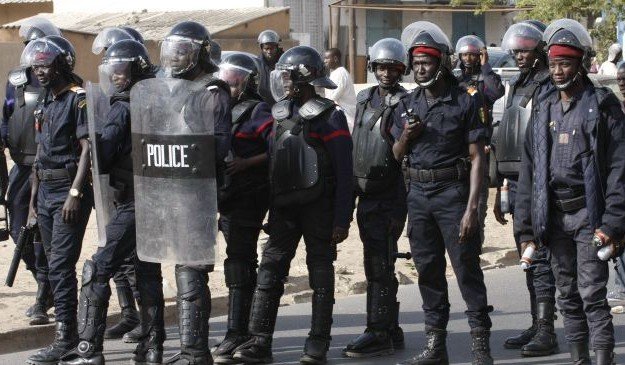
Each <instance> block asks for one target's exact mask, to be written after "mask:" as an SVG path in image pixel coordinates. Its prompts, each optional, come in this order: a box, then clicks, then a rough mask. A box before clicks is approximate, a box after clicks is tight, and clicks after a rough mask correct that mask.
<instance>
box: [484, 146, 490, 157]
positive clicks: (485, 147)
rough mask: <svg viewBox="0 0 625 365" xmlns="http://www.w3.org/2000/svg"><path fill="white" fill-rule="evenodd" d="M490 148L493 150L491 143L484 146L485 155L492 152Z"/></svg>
mask: <svg viewBox="0 0 625 365" xmlns="http://www.w3.org/2000/svg"><path fill="white" fill-rule="evenodd" d="M490 150H491V147H490V145H488V146H484V154H485V155H488V154H489V153H490Z"/></svg>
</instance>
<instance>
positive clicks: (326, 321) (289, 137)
mask: <svg viewBox="0 0 625 365" xmlns="http://www.w3.org/2000/svg"><path fill="white" fill-rule="evenodd" d="M271 80H272V83H271V85H272V93H273V95H274V97H275V98H276V100H280V101H279V102H278V103H276V104H275V105H274V107H273V108H272V114H273V117H274V118H275V120H276V122H275V123H274V131H273V138H272V140H271V145H270V159H271V164H270V181H271V192H272V193H271V206H272V211H271V213H270V217H269V227H270V232H271V236H270V239H269V242H268V243H267V247H266V248H265V250H264V252H263V257H262V260H261V263H260V269H259V271H258V279H257V281H258V284H257V285H256V291H255V293H254V299H253V301H252V313H251V316H250V325H249V333H250V334H251V335H252V337H251V339H250V340H249V341H248V342H246V343H244V344H243V345H241V346H240V347H239V348H238V349H237V350H236V351H235V354H234V356H233V357H234V358H235V359H236V360H239V361H243V362H246V363H268V362H271V361H272V352H271V343H272V338H273V332H274V327H275V323H276V317H277V314H278V306H279V304H280V297H281V296H282V294H283V292H284V282H285V279H286V276H287V275H288V273H289V267H290V263H291V260H292V259H293V256H294V255H295V250H296V248H297V244H298V243H299V240H300V238H301V237H302V236H303V237H304V242H305V243H306V254H307V257H306V264H307V266H308V275H309V283H310V287H311V289H312V290H313V297H312V319H311V330H310V332H309V333H308V338H307V339H306V345H305V347H304V353H303V355H302V357H301V358H300V362H301V363H303V364H325V362H326V353H327V351H328V348H329V345H330V340H331V337H330V329H331V326H332V309H333V306H334V266H333V261H334V260H335V259H336V244H337V243H340V242H342V241H343V240H345V238H347V234H348V228H349V222H350V218H351V213H352V193H353V187H352V176H353V175H352V174H353V172H352V140H351V137H350V134H349V130H348V127H347V120H346V119H345V115H344V113H343V111H342V110H340V108H338V107H337V106H336V105H335V104H334V103H333V102H332V101H331V100H329V99H325V98H322V97H320V96H319V95H317V94H316V92H315V87H323V88H335V87H336V85H335V84H334V83H333V82H332V81H331V80H330V79H329V78H328V77H327V72H326V70H325V68H324V64H323V60H322V59H321V56H320V55H319V53H317V51H315V50H314V49H313V48H310V47H306V46H298V47H294V48H291V49H289V50H287V51H286V52H285V53H284V54H283V55H282V56H281V57H280V60H279V61H278V64H277V65H276V70H275V71H274V72H273V73H272V74H271ZM295 156H297V158H295Z"/></svg>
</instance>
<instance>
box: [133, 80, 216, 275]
mask: <svg viewBox="0 0 625 365" xmlns="http://www.w3.org/2000/svg"><path fill="white" fill-rule="evenodd" d="M213 92H215V91H209V90H207V89H206V87H205V85H204V84H202V83H196V82H191V81H186V80H180V79H171V78H164V79H158V78H157V79H149V80H144V81H141V82H139V83H137V84H136V85H135V86H134V87H133V88H132V90H131V92H130V109H131V118H132V155H133V168H134V187H135V214H136V226H137V254H138V255H139V258H140V259H141V260H144V261H149V262H160V263H176V264H186V265H203V264H213V263H214V261H215V243H216V241H217V184H216V180H215V139H214V120H213V113H212V111H213V109H214V105H212V103H213V102H214V100H216V99H215V98H213V97H212V95H211V93H213Z"/></svg>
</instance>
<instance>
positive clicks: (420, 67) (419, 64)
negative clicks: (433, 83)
mask: <svg viewBox="0 0 625 365" xmlns="http://www.w3.org/2000/svg"><path fill="white" fill-rule="evenodd" d="M439 63H440V60H439V59H438V58H436V57H434V56H430V55H426V54H417V55H416V56H413V57H412V71H413V72H414V77H415V81H416V82H418V83H426V82H428V81H430V80H432V79H433V78H434V76H435V75H436V72H437V71H438V65H439Z"/></svg>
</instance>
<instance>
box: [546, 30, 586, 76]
mask: <svg viewBox="0 0 625 365" xmlns="http://www.w3.org/2000/svg"><path fill="white" fill-rule="evenodd" d="M543 40H544V41H545V42H546V43H547V50H549V48H550V47H551V46H555V45H561V46H568V47H574V48H577V49H579V50H581V51H583V52H584V55H583V57H582V64H583V66H584V68H585V69H586V71H588V70H589V69H590V64H591V59H592V57H594V56H595V52H594V50H593V49H592V38H591V37H590V33H588V30H586V28H584V26H583V25H581V24H580V23H579V22H577V21H575V20H573V19H566V18H565V19H558V20H555V21H553V22H552V23H551V24H549V26H548V27H547V29H545V32H544V34H543Z"/></svg>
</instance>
